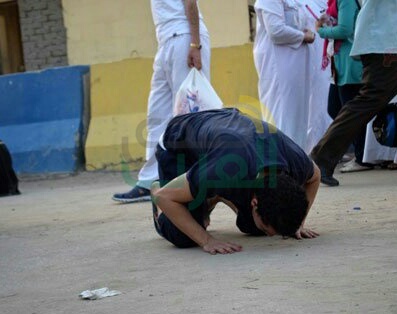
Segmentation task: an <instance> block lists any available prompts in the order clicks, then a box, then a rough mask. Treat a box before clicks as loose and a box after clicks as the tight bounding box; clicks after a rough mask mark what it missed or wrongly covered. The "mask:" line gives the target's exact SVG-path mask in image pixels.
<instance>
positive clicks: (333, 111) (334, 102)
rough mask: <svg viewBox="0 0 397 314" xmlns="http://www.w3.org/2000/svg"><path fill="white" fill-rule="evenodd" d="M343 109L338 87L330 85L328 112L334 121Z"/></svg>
mask: <svg viewBox="0 0 397 314" xmlns="http://www.w3.org/2000/svg"><path fill="white" fill-rule="evenodd" d="M341 108H342V103H341V100H340V96H339V89H338V86H336V85H335V84H330V86H329V92H328V107H327V111H328V114H329V116H330V117H331V118H332V120H334V119H335V118H336V116H337V115H338V113H339V111H340V109H341Z"/></svg>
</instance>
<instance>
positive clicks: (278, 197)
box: [255, 174, 309, 236]
mask: <svg viewBox="0 0 397 314" xmlns="http://www.w3.org/2000/svg"><path fill="white" fill-rule="evenodd" d="M258 180H259V179H258ZM260 180H261V182H260V183H259V185H258V186H257V188H256V189H255V195H256V197H257V199H258V209H257V211H258V213H259V215H260V217H261V218H262V220H263V222H264V223H265V224H267V225H271V226H272V227H273V228H274V229H275V231H276V232H277V233H278V234H281V235H283V236H293V235H294V234H295V232H296V231H297V230H298V228H299V227H300V225H301V224H302V221H303V219H304V218H305V215H306V212H307V207H308V205H309V202H308V201H307V197H306V193H305V190H304V189H303V188H302V187H301V186H300V185H299V184H298V183H297V182H296V181H295V180H294V179H293V178H291V177H290V176H288V175H286V174H277V175H275V176H265V177H264V178H262V179H260ZM262 180H263V181H262Z"/></svg>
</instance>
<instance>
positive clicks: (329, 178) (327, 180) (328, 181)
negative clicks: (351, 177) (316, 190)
mask: <svg viewBox="0 0 397 314" xmlns="http://www.w3.org/2000/svg"><path fill="white" fill-rule="evenodd" d="M319 168H320V171H321V179H320V181H321V183H323V184H325V185H328V186H338V185H339V181H338V180H336V179H335V178H334V176H333V173H332V171H327V170H325V168H323V167H319Z"/></svg>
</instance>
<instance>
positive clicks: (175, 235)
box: [152, 145, 206, 248]
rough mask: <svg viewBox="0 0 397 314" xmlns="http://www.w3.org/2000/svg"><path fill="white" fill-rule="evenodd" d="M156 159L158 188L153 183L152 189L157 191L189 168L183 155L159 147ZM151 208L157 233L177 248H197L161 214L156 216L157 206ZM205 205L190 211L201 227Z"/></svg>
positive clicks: (153, 205)
mask: <svg viewBox="0 0 397 314" xmlns="http://www.w3.org/2000/svg"><path fill="white" fill-rule="evenodd" d="M156 158H157V161H158V166H159V170H158V172H159V177H160V182H159V185H158V186H155V185H156V182H154V183H153V188H152V191H153V190H154V189H157V188H159V187H162V186H164V185H166V184H167V183H168V182H170V181H171V180H172V179H174V178H176V177H177V176H179V175H181V174H183V173H185V172H186V170H187V169H188V168H189V167H190V166H191V165H190V164H188V161H187V158H185V156H184V155H183V154H175V153H173V152H170V151H167V150H164V149H162V148H161V147H160V146H159V145H158V146H157V151H156ZM152 208H153V221H154V226H155V229H156V231H157V233H158V234H159V235H160V236H162V237H163V238H165V239H166V240H168V241H169V242H171V243H172V244H174V245H175V246H176V247H178V248H188V247H194V246H197V244H196V243H195V242H194V241H193V240H192V239H190V238H189V237H188V236H186V235H185V234H184V233H183V232H181V231H180V230H179V229H178V228H177V227H176V226H175V225H174V224H173V223H172V222H171V220H169V219H168V217H167V216H166V215H164V214H163V213H160V214H158V209H157V206H156V205H155V204H154V203H152ZM205 210H206V208H205V205H202V206H200V207H199V208H197V209H195V210H193V211H190V214H191V215H192V216H193V218H194V219H195V220H196V221H197V222H198V223H199V224H200V225H201V226H202V227H203V228H205V226H204V218H205Z"/></svg>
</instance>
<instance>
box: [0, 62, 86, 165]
mask: <svg viewBox="0 0 397 314" xmlns="http://www.w3.org/2000/svg"><path fill="white" fill-rule="evenodd" d="M88 75H89V67H88V66H72V67H61V68H53V69H48V70H44V71H40V72H27V73H21V74H13V75H3V76H0V139H1V140H3V141H4V143H5V144H6V145H7V147H8V149H9V150H10V153H11V155H12V158H13V165H14V169H15V171H16V172H18V173H70V172H75V171H76V170H78V169H79V168H80V167H82V166H83V165H84V156H83V151H84V149H83V148H84V141H85V137H86V133H87V128H88V121H89V103H88V101H87V99H88V95H89V79H88Z"/></svg>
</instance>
